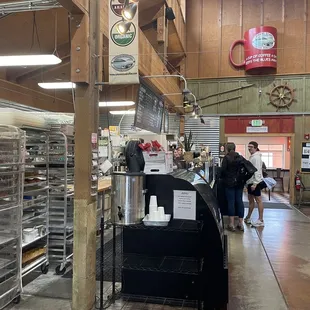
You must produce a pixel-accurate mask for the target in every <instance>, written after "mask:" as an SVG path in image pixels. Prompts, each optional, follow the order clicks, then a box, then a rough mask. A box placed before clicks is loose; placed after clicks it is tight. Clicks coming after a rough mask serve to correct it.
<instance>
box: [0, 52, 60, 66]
mask: <svg viewBox="0 0 310 310" xmlns="http://www.w3.org/2000/svg"><path fill="white" fill-rule="evenodd" d="M61 61H62V60H61V59H60V58H58V57H57V56H55V55H17V56H0V67H13V66H14V67H16V66H47V65H57V64H59V63H61Z"/></svg>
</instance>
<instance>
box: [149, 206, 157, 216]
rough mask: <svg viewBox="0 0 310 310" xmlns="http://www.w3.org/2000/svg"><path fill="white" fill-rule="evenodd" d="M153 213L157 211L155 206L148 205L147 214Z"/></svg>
mask: <svg viewBox="0 0 310 310" xmlns="http://www.w3.org/2000/svg"><path fill="white" fill-rule="evenodd" d="M154 211H158V210H157V206H152V205H150V206H149V214H152V212H154Z"/></svg>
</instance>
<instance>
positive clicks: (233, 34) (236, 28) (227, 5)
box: [219, 0, 244, 76]
mask: <svg viewBox="0 0 310 310" xmlns="http://www.w3.org/2000/svg"><path fill="white" fill-rule="evenodd" d="M241 18H242V0H231V1H223V5H222V40H221V61H220V65H221V67H220V74H219V75H220V76H228V75H234V74H239V75H244V70H243V69H239V70H238V69H237V70H236V68H234V67H233V66H232V65H231V63H230V60H229V50H230V46H231V44H232V43H233V41H235V40H239V39H242V38H243V33H242V25H241V22H242V21H241ZM233 57H234V61H235V62H237V63H241V62H242V61H243V47H242V46H241V45H238V46H236V47H235V48H234V54H233Z"/></svg>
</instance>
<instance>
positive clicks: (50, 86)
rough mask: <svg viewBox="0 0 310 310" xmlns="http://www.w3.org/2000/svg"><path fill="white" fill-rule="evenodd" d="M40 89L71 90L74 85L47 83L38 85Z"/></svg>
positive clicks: (68, 83)
mask: <svg viewBox="0 0 310 310" xmlns="http://www.w3.org/2000/svg"><path fill="white" fill-rule="evenodd" d="M38 85H39V86H40V87H41V88H44V89H72V88H75V87H76V85H75V84H74V83H72V82H49V83H38Z"/></svg>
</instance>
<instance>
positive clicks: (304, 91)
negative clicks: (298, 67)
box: [189, 75, 310, 114]
mask: <svg viewBox="0 0 310 310" xmlns="http://www.w3.org/2000/svg"><path fill="white" fill-rule="evenodd" d="M197 82H199V93H198V92H197V93H196V90H195V91H193V92H194V94H195V95H196V96H197V98H201V97H205V96H207V95H210V94H214V93H217V92H220V91H221V90H225V89H233V88H236V87H239V86H245V85H249V84H254V85H253V86H251V87H247V88H244V89H242V90H239V91H236V92H231V93H229V94H225V96H224V95H223V96H218V97H219V98H217V97H213V98H209V99H207V100H202V101H200V102H199V104H200V105H201V106H203V105H206V104H209V103H214V102H217V101H219V100H221V99H225V98H229V97H233V96H238V95H241V96H242V98H240V99H239V100H238V104H237V105H228V104H227V103H224V105H223V103H222V107H224V106H225V105H226V106H227V109H224V108H218V109H214V108H208V109H204V112H208V113H221V114H229V113H230V114H245V113H254V114H260V113H275V112H276V108H275V107H274V106H273V105H271V104H270V105H268V103H269V95H267V92H271V91H272V89H273V88H274V84H275V85H276V86H278V85H282V84H284V83H285V82H287V84H288V86H289V87H291V88H296V91H295V98H296V100H297V102H294V103H293V104H292V105H291V107H290V109H289V110H287V109H282V110H279V111H278V112H279V113H281V112H292V113H298V112H309V111H310V77H307V76H302V75H301V76H297V75H295V76H290V77H286V76H262V77H261V78H259V77H246V78H244V77H240V78H229V79H218V80H216V79H205V80H191V81H189V88H190V89H191V87H192V85H193V84H196V83H197ZM217 84H218V88H216V87H215V85H217ZM260 90H261V94H259V92H260Z"/></svg>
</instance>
